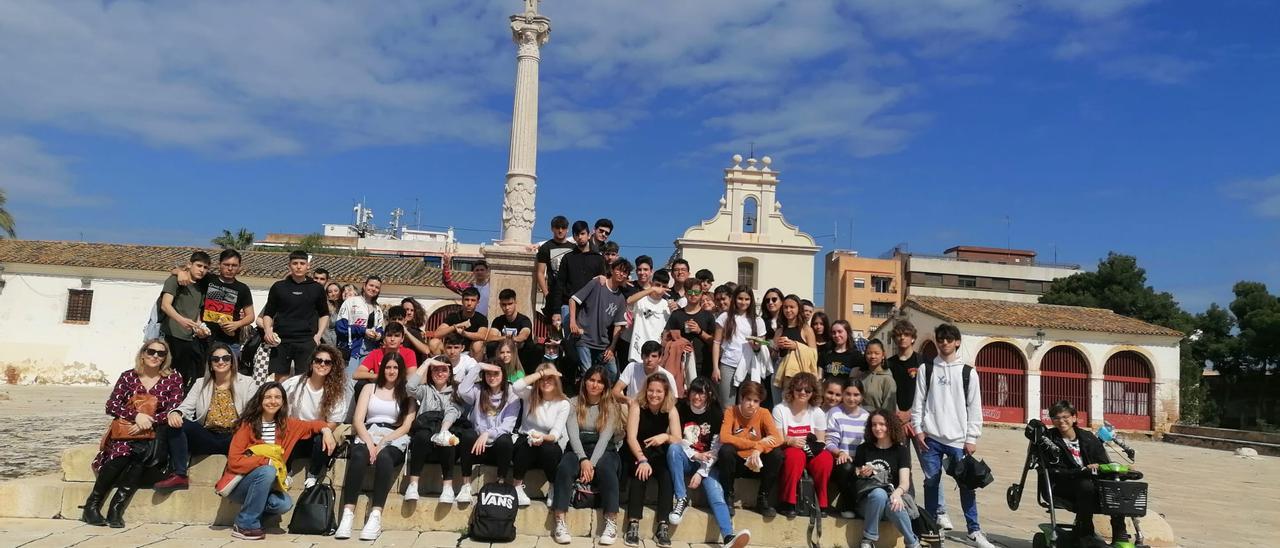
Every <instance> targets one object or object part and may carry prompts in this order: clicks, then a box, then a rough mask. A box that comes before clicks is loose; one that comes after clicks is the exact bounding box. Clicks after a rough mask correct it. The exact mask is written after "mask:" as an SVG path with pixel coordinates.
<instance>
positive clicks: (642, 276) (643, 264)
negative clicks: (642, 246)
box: [613, 255, 653, 363]
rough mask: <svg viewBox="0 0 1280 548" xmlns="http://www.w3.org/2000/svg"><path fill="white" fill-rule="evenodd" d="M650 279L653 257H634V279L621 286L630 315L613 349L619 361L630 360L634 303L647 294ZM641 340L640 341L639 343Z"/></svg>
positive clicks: (633, 329) (634, 318) (634, 317)
mask: <svg viewBox="0 0 1280 548" xmlns="http://www.w3.org/2000/svg"><path fill="white" fill-rule="evenodd" d="M652 279H653V258H652V257H650V256H648V255H641V256H639V257H636V279H635V281H633V282H631V283H628V284H627V285H625V286H623V288H622V295H623V296H624V297H626V298H627V312H628V313H629V314H630V315H631V317H630V318H629V319H628V321H627V327H626V329H623V330H622V340H620V341H618V346H617V347H616V348H614V349H613V351H614V353H615V354H617V356H618V361H619V362H621V363H630V362H631V346H632V345H631V334H632V333H634V332H635V323H636V316H635V313H636V303H637V302H639V301H640V300H641V299H644V298H645V296H647V295H648V294H649V291H651V288H650V280H652ZM643 342H644V341H641V344H643Z"/></svg>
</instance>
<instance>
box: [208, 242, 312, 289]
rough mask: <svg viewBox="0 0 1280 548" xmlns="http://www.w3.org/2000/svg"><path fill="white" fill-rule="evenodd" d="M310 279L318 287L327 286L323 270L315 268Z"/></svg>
mask: <svg viewBox="0 0 1280 548" xmlns="http://www.w3.org/2000/svg"><path fill="white" fill-rule="evenodd" d="M228 251H234V250H228ZM311 279H313V280H315V281H316V283H318V284H320V287H325V286H327V285H329V271H328V270H325V269H323V268H317V269H315V270H314V271H312V272H311Z"/></svg>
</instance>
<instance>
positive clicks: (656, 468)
mask: <svg viewBox="0 0 1280 548" xmlns="http://www.w3.org/2000/svg"><path fill="white" fill-rule="evenodd" d="M622 458H623V466H622V470H623V473H624V474H626V475H627V478H626V479H627V519H628V520H639V519H640V518H641V517H642V516H644V495H645V488H646V487H648V486H649V482H651V481H657V482H658V506H657V512H658V513H657V517H656V518H655V520H654V521H656V522H659V523H664V522H666V521H667V514H670V513H671V497H672V491H673V490H674V489H675V488H674V487H672V486H671V469H670V468H668V467H667V445H666V444H663V445H660V446H658V447H648V448H645V450H644V458H646V459H648V460H649V466H650V467H651V468H652V469H653V474H651V475H650V476H649V479H648V480H641V479H640V478H637V477H636V468H637V467H638V464H637V461H636V458H635V455H633V454H631V449H629V448H626V447H624V448H623V455H622Z"/></svg>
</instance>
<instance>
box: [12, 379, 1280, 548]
mask: <svg viewBox="0 0 1280 548" xmlns="http://www.w3.org/2000/svg"><path fill="white" fill-rule="evenodd" d="M108 392H109V389H108V388H107V387H61V386H3V387H0V434H2V435H3V436H4V437H5V438H6V439H9V440H11V443H9V444H6V446H5V449H4V450H3V452H0V475H2V476H3V477H5V478H14V477H27V476H35V475H41V474H48V473H51V472H55V471H57V470H59V462H58V460H57V458H56V455H58V454H59V453H60V451H61V450H62V449H63V448H65V447H69V446H72V445H80V444H85V443H93V442H95V441H96V440H97V439H98V436H100V435H101V434H100V432H101V429H102V428H103V427H104V425H105V424H106V419H105V417H104V416H103V415H102V405H103V403H102V402H103V401H104V399H105V398H106V396H107V394H108ZM51 413H52V414H53V416H52V417H51ZM51 418H53V419H56V420H50V419H51ZM41 425H43V426H41ZM1129 439H1130V441H1131V443H1132V445H1133V446H1134V448H1135V449H1136V450H1137V452H1138V467H1139V468H1140V469H1141V470H1142V471H1143V472H1145V473H1146V475H1147V479H1148V481H1149V482H1150V484H1151V487H1150V494H1151V500H1152V502H1151V508H1152V509H1153V511H1155V512H1158V513H1160V514H1162V515H1163V516H1164V517H1165V519H1166V520H1167V522H1168V524H1169V526H1170V527H1171V528H1172V530H1173V533H1174V535H1175V537H1176V539H1177V543H1178V544H1179V545H1181V546H1187V547H1201V546H1274V545H1275V537H1276V535H1277V534H1280V512H1277V511H1276V510H1275V509H1276V508H1277V507H1280V489H1277V488H1276V482H1275V478H1277V477H1280V459H1277V458H1273V457H1258V458H1253V459H1246V458H1239V457H1235V456H1234V455H1232V454H1231V453H1228V452H1225V451H1216V450H1209V449H1199V448H1194V447H1184V446H1179V445H1172V444H1166V443H1161V442H1155V441H1151V440H1147V439H1140V438H1135V437H1130V438H1129ZM1025 450H1026V442H1025V440H1024V438H1023V437H1022V432H1021V430H1020V429H1013V428H1000V427H989V428H988V429H987V431H986V433H985V435H984V437H983V441H982V443H981V444H980V445H979V451H978V454H979V455H980V456H983V457H985V458H986V460H987V462H988V463H989V464H990V465H991V467H992V469H993V470H994V472H995V475H996V482H995V483H994V484H992V485H991V486H990V487H988V488H987V489H985V490H982V491H980V492H979V499H978V500H979V509H980V512H981V516H982V524H983V529H984V530H986V531H987V533H988V534H989V535H990V536H991V539H992V541H994V542H996V543H997V544H999V545H1002V546H1008V547H1029V546H1030V545H1031V543H1030V539H1031V534H1032V532H1033V531H1034V530H1035V527H1036V524H1037V523H1039V522H1040V521H1042V519H1043V516H1044V514H1043V513H1042V512H1041V511H1040V510H1039V509H1038V508H1037V507H1036V505H1035V501H1034V499H1033V496H1034V491H1033V490H1032V489H1029V490H1028V492H1027V493H1026V494H1025V495H1024V498H1023V503H1022V506H1021V508H1020V509H1019V510H1018V511H1017V512H1012V511H1010V510H1009V509H1008V507H1007V506H1006V505H1005V502H1004V497H1005V495H1004V492H1005V488H1006V487H1008V485H1009V484H1010V483H1012V482H1014V481H1016V480H1017V477H1018V473H1019V472H1020V470H1021V466H1022V463H1023V459H1024V456H1025ZM947 496H948V502H949V503H951V504H952V505H955V504H957V503H958V496H957V494H956V493H955V492H954V491H951V492H949V493H948V495H947ZM535 504H540V503H537V502H535ZM956 514H957V516H958V508H957V512H956ZM957 525H961V524H960V523H959V520H958V519H957ZM525 532H526V533H533V532H536V531H525ZM539 533H540V532H539ZM960 536H961V535H958V534H953V535H952V536H951V537H950V538H951V539H953V542H949V543H948V544H951V545H960V544H963V543H962V542H960V541H959V540H960ZM457 538H458V535H457V534H456V533H453V532H426V533H418V532H412V531H387V532H385V533H384V534H383V537H382V538H381V539H379V540H378V542H376V543H373V546H420V547H436V546H442V547H443V546H455V544H456V541H457ZM829 540H831V541H834V540H835V539H829ZM338 542H339V541H334V540H333V539H331V538H323V537H310V536H297V535H285V534H276V535H269V536H268V539H267V542H257V543H253V544H254V545H256V546H267V545H270V546H289V547H297V546H300V545H308V544H314V545H325V546H329V545H337V543H338ZM341 543H342V544H343V545H349V546H354V545H367V544H365V543H360V542H359V541H355V540H349V541H341ZM233 544H234V545H238V544H239V543H233V542H232V539H231V538H230V533H229V531H227V530H226V529H225V528H221V527H210V526H208V525H195V526H182V525H178V524H172V525H170V524H135V523H130V528H129V529H125V530H112V529H102V528H96V527H87V526H83V524H81V523H80V522H78V521H74V520H54V519H38V520H29V519H3V520H0V547H5V546H24V547H33V548H34V547H62V546H76V547H94V546H143V545H146V546H183V547H189V548H195V547H202V546H230V545H233ZM589 544H590V543H589V542H588V540H587V539H575V544H574V546H588V545H589ZM677 545H678V546H682V547H683V545H681V544H680V543H677ZM824 545H825V544H824ZM463 546H467V544H466V543H464V544H463ZM472 546H475V544H472ZM513 546H554V544H553V543H552V542H551V541H550V539H549V538H547V537H534V536H524V537H521V538H520V539H518V540H517V542H516V543H515V544H513ZM693 546H703V545H699V544H695V545H693Z"/></svg>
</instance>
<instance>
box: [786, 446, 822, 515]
mask: <svg viewBox="0 0 1280 548" xmlns="http://www.w3.org/2000/svg"><path fill="white" fill-rule="evenodd" d="M779 449H782V450H783V453H782V454H783V460H782V474H781V475H782V479H781V481H782V493H781V495H779V497H778V500H779V501H780V502H785V503H787V504H795V503H796V486H797V485H799V483H800V476H801V475H802V474H803V473H804V471H805V470H808V471H809V476H811V477H812V478H813V489H814V491H815V492H817V495H818V506H819V507H822V508H826V507H827V484H828V483H830V480H831V467H832V466H833V465H834V464H835V459H834V458H833V457H832V456H831V452H830V451H822V452H819V453H818V456H816V457H813V458H812V459H810V458H809V457H806V456H805V454H804V450H802V449H799V448H796V447H786V448H779Z"/></svg>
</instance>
